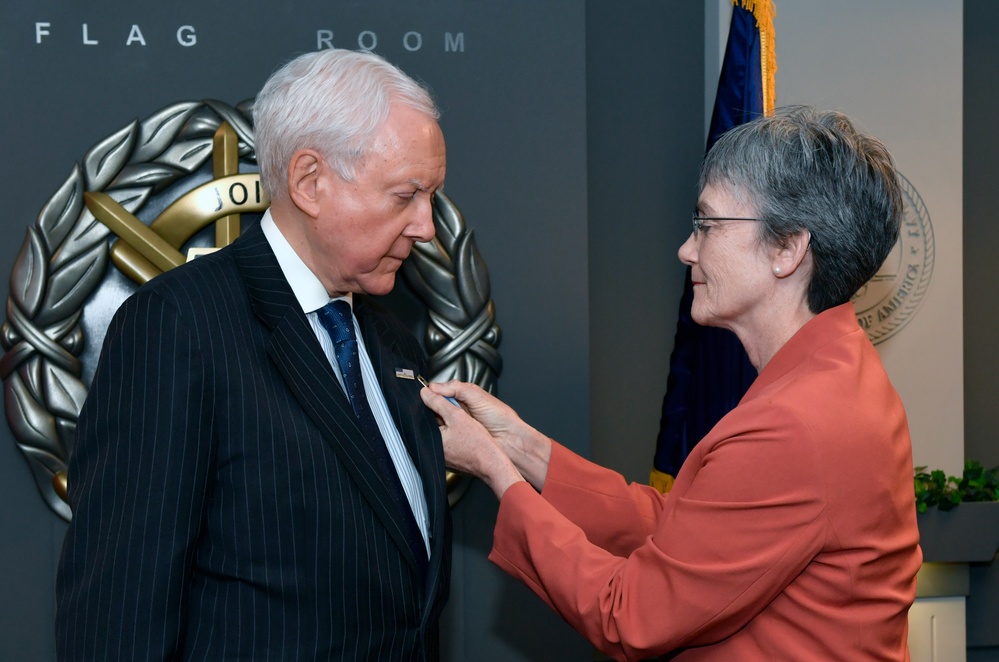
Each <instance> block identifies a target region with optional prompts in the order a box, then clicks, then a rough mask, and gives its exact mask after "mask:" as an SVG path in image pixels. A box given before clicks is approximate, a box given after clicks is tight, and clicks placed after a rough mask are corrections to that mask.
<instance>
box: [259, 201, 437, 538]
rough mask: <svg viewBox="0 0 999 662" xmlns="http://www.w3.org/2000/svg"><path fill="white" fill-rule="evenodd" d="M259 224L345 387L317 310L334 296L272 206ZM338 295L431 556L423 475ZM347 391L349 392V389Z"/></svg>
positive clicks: (379, 420) (376, 413)
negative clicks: (300, 253)
mask: <svg viewBox="0 0 999 662" xmlns="http://www.w3.org/2000/svg"><path fill="white" fill-rule="evenodd" d="M260 226H261V229H262V230H263V231H264V236H265V237H266V238H267V243H269V244H270V246H271V250H273V251H274V255H275V257H277V261H278V264H279V265H280V266H281V271H282V273H284V277H285V279H286V280H287V281H288V284H289V285H290V286H291V291H292V292H293V293H294V294H295V298H296V299H297V300H298V304H299V305H300V306H301V307H302V311H303V312H304V313H305V317H306V318H307V319H308V320H309V324H311V325H312V331H313V332H314V333H315V334H316V338H317V339H318V340H319V344H320V345H322V348H323V352H324V353H325V354H326V358H327V359H328V360H329V362H330V365H332V366H333V372H334V373H336V376H337V379H338V380H339V381H340V387H341V388H343V375H341V374H340V365H339V364H338V363H337V360H336V354H335V350H334V347H333V341H332V340H330V337H329V334H328V333H326V330H325V329H324V328H323V326H322V324H321V323H320V321H319V314H318V312H317V311H318V310H319V309H320V308H322V307H323V306H325V305H326V304H328V303H329V302H330V301H333V300H334V299H332V298H330V295H329V293H328V292H327V291H326V288H325V287H323V284H322V283H321V282H320V281H319V279H318V278H317V277H316V275H315V274H314V273H312V270H311V269H309V267H307V266H306V264H305V262H303V261H302V258H300V257H299V256H298V253H296V252H295V250H294V249H293V248H292V247H291V244H289V243H288V240H287V239H285V238H284V235H283V234H281V230H280V229H278V227H277V225H276V224H275V223H274V219H273V218H272V217H271V211H270V209H268V210H267V211H266V212H264V216H263V218H262V219H261V220H260ZM336 298H339V299H343V300H345V301H346V302H347V303H349V304H350V306H351V319H352V320H353V322H354V334H355V335H356V336H357V353H358V356H359V357H360V361H361V379H362V380H363V381H364V393H365V395H366V396H367V398H368V404H369V405H370V406H371V411H372V413H373V414H374V416H375V422H376V423H377V424H378V430H379V431H380V432H381V434H382V439H384V440H385V446H386V448H388V452H389V456H391V458H392V463H393V464H394V465H395V470H396V472H397V473H398V474H399V480H400V481H401V482H402V488H403V490H404V491H405V492H406V498H407V499H408V500H409V506H410V508H412V509H413V515H414V516H415V517H416V523H417V524H418V525H419V527H420V533H422V534H423V543H424V544H425V545H426V546H427V556H429V555H430V523H429V521H428V519H429V517H428V514H427V500H426V497H425V496H424V494H423V480H422V479H421V478H420V474H419V472H417V470H416V465H415V464H413V460H412V458H411V457H410V456H409V452H408V451H407V450H406V446H405V444H404V443H403V441H402V436H401V435H400V434H399V429H398V428H397V427H396V425H395V421H393V420H392V415H391V414H390V413H389V410H388V405H387V404H386V403H385V395H384V394H383V393H382V389H381V386H380V385H379V383H378V378H377V377H376V375H375V370H374V367H372V365H371V358H370V357H369V356H368V350H367V349H366V348H365V346H364V338H363V336H362V335H361V329H360V327H359V326H358V325H357V318H356V317H354V316H353V310H354V303H353V299H352V297H351V295H350V293H348V294H347V295H346V296H343V297H336ZM344 393H346V389H345V390H344Z"/></svg>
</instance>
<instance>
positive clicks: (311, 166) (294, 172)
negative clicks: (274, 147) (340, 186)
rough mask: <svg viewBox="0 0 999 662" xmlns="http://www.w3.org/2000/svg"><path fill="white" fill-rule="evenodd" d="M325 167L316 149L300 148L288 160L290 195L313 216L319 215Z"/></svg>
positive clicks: (292, 199)
mask: <svg viewBox="0 0 999 662" xmlns="http://www.w3.org/2000/svg"><path fill="white" fill-rule="evenodd" d="M324 168H325V163H324V162H323V158H322V157H321V156H320V155H319V152H317V151H315V150H314V149H300V150H298V151H297V152H295V153H294V154H292V155H291V160H290V161H289V162H288V196H289V197H290V198H291V201H292V202H294V203H295V206H296V207H298V208H299V209H301V210H302V211H303V212H304V213H305V214H308V215H309V216H312V217H313V218H315V217H316V216H318V215H319V207H320V201H321V197H322V190H321V188H322V185H323V182H322V176H323V170H324Z"/></svg>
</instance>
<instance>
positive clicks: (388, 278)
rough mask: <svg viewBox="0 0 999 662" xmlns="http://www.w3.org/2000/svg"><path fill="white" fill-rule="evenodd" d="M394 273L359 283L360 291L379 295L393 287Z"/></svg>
mask: <svg viewBox="0 0 999 662" xmlns="http://www.w3.org/2000/svg"><path fill="white" fill-rule="evenodd" d="M395 281H396V278H395V274H394V273H393V274H392V275H385V276H380V277H379V278H375V279H373V280H371V281H368V282H364V283H361V291H362V292H364V293H365V294H370V295H372V296H376V297H380V296H385V295H386V294H389V293H390V292H391V291H392V290H393V289H395Z"/></svg>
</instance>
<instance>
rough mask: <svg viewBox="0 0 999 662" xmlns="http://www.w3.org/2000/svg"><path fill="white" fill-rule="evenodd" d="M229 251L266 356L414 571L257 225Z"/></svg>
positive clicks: (378, 482)
mask: <svg viewBox="0 0 999 662" xmlns="http://www.w3.org/2000/svg"><path fill="white" fill-rule="evenodd" d="M232 249H233V251H234V252H235V257H236V261H237V264H238V265H239V268H240V271H241V272H242V274H243V278H244V279H245V281H246V289H247V293H248V295H249V297H250V301H251V305H252V307H253V310H254V312H255V313H256V315H257V316H258V317H259V318H260V319H261V321H263V323H264V324H265V325H266V326H267V327H268V328H269V329H270V330H271V337H270V339H269V342H268V345H267V352H268V355H269V356H270V357H271V360H272V361H274V364H275V366H276V367H277V369H278V371H279V372H280V373H281V375H282V377H283V378H284V380H285V383H286V384H287V385H288V387H289V388H290V389H291V391H292V393H293V394H294V396H295V398H296V399H297V400H298V402H299V404H301V406H302V409H303V410H304V411H305V413H306V414H307V415H308V416H309V418H310V419H312V421H313V423H315V424H316V426H317V427H318V428H319V430H320V432H321V433H322V435H323V437H324V438H325V439H326V441H327V443H329V444H330V446H331V447H332V449H333V451H334V452H335V453H336V455H337V457H339V458H340V461H341V462H342V463H343V465H344V466H345V467H346V469H347V471H348V472H349V473H350V475H351V477H352V478H353V479H354V482H355V484H356V485H357V488H358V490H359V491H360V492H361V494H362V495H363V496H364V498H365V499H366V500H367V501H368V502H369V504H370V505H371V507H372V509H373V510H374V512H375V514H376V515H377V516H378V518H379V519H380V520H381V521H382V523H383V524H384V526H385V528H386V529H387V530H388V532H389V534H390V535H391V536H392V538H393V539H394V540H395V542H396V545H398V546H399V548H400V549H401V550H402V552H403V554H404V555H405V556H406V558H407V560H408V561H409V563H410V564H411V565H412V566H413V567H414V568H415V567H416V560H415V559H414V558H413V556H412V551H411V550H410V548H409V545H408V543H407V542H406V536H405V534H404V533H403V528H402V522H401V520H400V516H399V514H398V508H397V506H396V505H395V503H394V502H393V500H392V497H391V496H390V494H391V492H390V491H389V487H388V485H387V484H386V482H385V478H384V476H383V475H382V472H381V471H380V470H379V468H378V466H377V463H376V461H375V459H374V457H373V456H372V453H371V451H370V450H369V443H368V441H367V439H366V438H365V436H364V434H363V432H361V429H360V427H359V426H358V424H357V419H356V417H355V416H354V412H353V410H352V409H351V407H350V402H349V401H348V400H347V397H346V395H345V394H344V392H343V389H341V388H340V385H339V383H338V381H337V378H336V375H335V374H334V373H333V368H332V367H331V366H330V364H329V360H328V359H327V358H326V355H325V354H324V353H323V351H322V348H321V347H320V345H319V342H318V341H317V340H316V336H315V333H314V332H313V330H312V327H311V326H310V325H309V322H308V320H307V319H306V318H305V315H304V314H303V313H302V310H301V308H299V307H298V304H297V302H296V300H295V296H294V294H293V293H292V291H291V288H290V286H289V285H288V283H287V281H286V280H285V278H284V274H283V272H282V271H281V267H280V266H279V265H278V262H277V258H275V257H274V253H273V251H272V250H271V248H270V244H268V243H267V239H266V238H265V237H264V234H263V231H261V230H260V229H259V227H256V226H255V227H254V228H252V229H251V230H249V231H248V232H247V233H246V234H245V235H244V236H243V238H242V239H241V240H240V241H237V242H236V243H234V244H233V247H232Z"/></svg>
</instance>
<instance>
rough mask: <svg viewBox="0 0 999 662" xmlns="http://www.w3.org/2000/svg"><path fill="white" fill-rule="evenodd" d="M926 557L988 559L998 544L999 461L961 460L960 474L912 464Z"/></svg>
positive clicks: (926, 559)
mask: <svg viewBox="0 0 999 662" xmlns="http://www.w3.org/2000/svg"><path fill="white" fill-rule="evenodd" d="M914 484H915V491H916V511H917V515H916V517H917V520H918V522H919V537H920V540H919V544H920V546H921V547H922V549H923V561H924V562H955V563H973V562H989V561H991V560H992V559H993V558H994V557H995V555H996V550H997V549H999V466H996V467H993V468H991V469H986V468H985V467H983V466H982V464H981V463H980V462H976V461H968V462H965V465H964V472H963V473H962V475H961V476H960V477H957V476H947V475H945V473H944V472H943V471H941V470H939V469H936V470H933V471H927V469H926V467H916V469H915V476H914Z"/></svg>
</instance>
